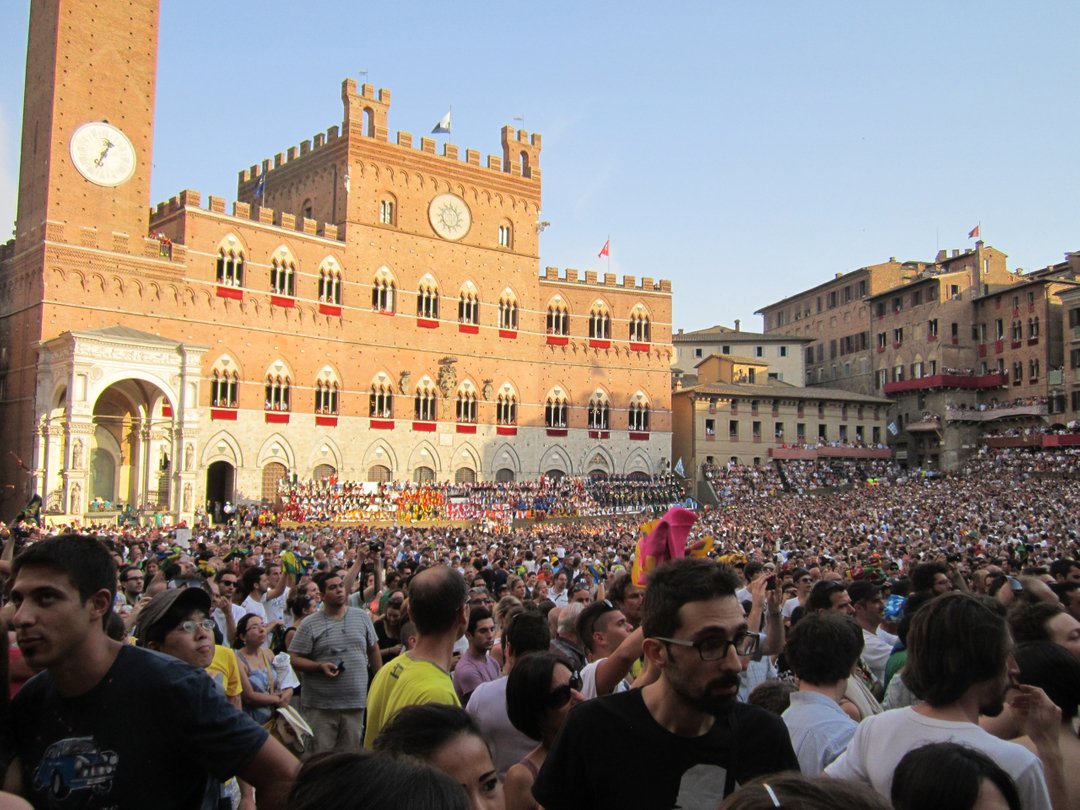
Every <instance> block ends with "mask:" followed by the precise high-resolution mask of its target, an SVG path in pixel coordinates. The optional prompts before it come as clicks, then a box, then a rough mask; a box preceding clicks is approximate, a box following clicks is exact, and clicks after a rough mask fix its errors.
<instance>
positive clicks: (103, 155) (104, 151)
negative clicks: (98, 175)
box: [94, 138, 116, 168]
mask: <svg viewBox="0 0 1080 810" xmlns="http://www.w3.org/2000/svg"><path fill="white" fill-rule="evenodd" d="M115 145H116V144H114V143H113V142H112V141H110V140H109V139H108V138H106V139H105V148H104V149H102V150H101V154H100V155H98V156H97V160H95V161H94V165H95V166H97V167H99V168H100V167H101V166H102V165H104V163H105V158H106V156H107V155H108V154H109V150H110V149H112V148H113V147H114V146H115Z"/></svg>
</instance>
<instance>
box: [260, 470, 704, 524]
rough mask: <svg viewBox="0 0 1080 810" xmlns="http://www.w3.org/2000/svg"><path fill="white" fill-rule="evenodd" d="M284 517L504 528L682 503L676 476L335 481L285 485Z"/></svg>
mask: <svg viewBox="0 0 1080 810" xmlns="http://www.w3.org/2000/svg"><path fill="white" fill-rule="evenodd" d="M279 495H280V498H281V501H282V508H281V516H282V517H283V518H284V519H286V520H292V521H296V522H306V521H322V522H325V521H332V522H346V523H347V522H355V523H370V522H380V521H386V520H391V521H395V522H398V523H414V522H421V521H431V520H450V521H461V520H486V521H490V522H493V523H497V524H507V523H510V522H512V521H513V520H521V519H534V518H540V517H598V516H602V515H616V514H637V513H639V512H641V511H643V510H654V511H655V510H658V509H659V510H661V511H663V510H664V509H666V508H667V507H668V506H670V505H671V504H672V503H675V502H678V501H681V500H682V499H683V497H682V489H681V487H680V485H679V484H678V482H677V480H676V478H675V476H660V477H655V478H647V477H646V478H643V479H642V478H630V477H622V476H617V477H613V478H584V477H571V476H561V477H553V476H541V477H540V478H539V479H537V480H534V481H513V482H490V483H470V484H450V483H414V482H388V483H376V482H338V481H337V479H336V478H335V477H333V476H331V477H329V478H326V479H323V480H322V481H307V482H297V481H288V480H285V479H283V480H282V482H281V483H280V485H279Z"/></svg>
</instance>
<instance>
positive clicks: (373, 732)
mask: <svg viewBox="0 0 1080 810" xmlns="http://www.w3.org/2000/svg"><path fill="white" fill-rule="evenodd" d="M466 595H467V588H466V585H465V577H463V576H462V575H461V574H460V573H458V571H456V570H455V569H453V568H450V567H448V566H438V567H436V568H428V569H427V570H426V571H422V572H421V573H419V574H417V575H416V576H415V577H413V580H412V582H411V583H410V584H409V602H408V604H409V619H410V620H411V621H412V623H413V624H414V625H415V627H416V646H415V647H414V648H413V649H412V650H410V651H409V652H407V653H402V654H401V655H399V656H398V657H397V658H395V659H394V660H393V661H391V662H390V663H389V664H387V665H386V666H385V667H383V668H382V669H381V670H379V672H378V673H376V675H375V679H374V680H373V681H372V682H371V691H370V692H368V702H367V728H366V729H365V731H364V747H365V748H371V747H372V746H373V745H374V743H375V738H376V737H378V736H379V732H380V731H382V729H383V727H384V726H385V725H386V724H387V723H389V722H390V719H391V718H392V717H393V716H394V715H395V714H396V713H397V711H398V710H399V709H402V708H404V707H405V706H413V705H416V704H422V703H445V704H449V705H451V706H460V705H461V703H460V701H459V700H458V697H457V693H456V692H455V691H454V684H453V681H452V680H451V679H450V660H451V657H452V656H453V651H454V642H456V641H457V640H458V639H459V638H461V634H462V633H463V632H464V631H465V628H466V627H467V626H468V624H469V605H468V602H467V599H466Z"/></svg>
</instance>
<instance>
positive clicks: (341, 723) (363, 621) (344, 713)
mask: <svg viewBox="0 0 1080 810" xmlns="http://www.w3.org/2000/svg"><path fill="white" fill-rule="evenodd" d="M315 584H316V585H317V586H318V588H319V593H320V594H321V595H322V608H321V609H320V610H318V611H316V612H315V613H313V614H311V615H310V616H308V617H307V618H306V619H304V620H303V621H302V622H301V623H300V628H299V629H298V630H297V631H296V635H294V636H293V638H292V641H291V642H290V644H289V657H290V658H291V659H292V665H293V668H294V669H295V670H297V671H298V672H300V673H301V674H302V677H303V689H302V690H301V692H300V706H301V709H302V711H303V713H304V717H305V718H306V719H307V721H308V723H309V725H310V726H311V728H312V730H313V731H314V732H315V735H314V742H313V745H312V749H311V751H310V753H312V754H316V753H320V752H322V751H354V752H355V751H360V750H361V743H362V741H363V739H364V710H365V708H366V707H367V691H368V667H369V666H370V667H371V670H372V672H378V671H379V669H380V668H381V667H382V656H381V655H380V654H379V638H378V636H377V635H376V633H375V626H374V625H373V624H372V623H371V617H370V616H368V614H367V613H366V612H365V611H363V610H360V609H359V608H354V607H349V605H348V603H347V601H346V600H347V595H346V591H345V582H344V578H343V577H342V576H341V574H340V573H338V572H336V571H325V572H323V573H321V574H318V575H316V577H315Z"/></svg>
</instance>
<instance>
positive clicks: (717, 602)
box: [533, 558, 799, 810]
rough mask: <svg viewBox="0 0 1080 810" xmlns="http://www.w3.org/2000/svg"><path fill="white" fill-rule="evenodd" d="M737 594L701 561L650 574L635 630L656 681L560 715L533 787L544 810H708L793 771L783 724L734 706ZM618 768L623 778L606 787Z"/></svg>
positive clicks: (739, 647)
mask: <svg viewBox="0 0 1080 810" xmlns="http://www.w3.org/2000/svg"><path fill="white" fill-rule="evenodd" d="M738 587H739V580H738V578H737V577H736V576H735V574H734V573H733V572H732V571H731V570H730V569H729V568H727V567H725V566H720V565H716V564H715V563H714V562H712V561H710V560H706V559H701V558H683V559H680V560H675V561H673V562H670V563H667V564H666V565H663V566H661V567H659V568H657V569H656V571H654V572H653V573H652V575H651V576H650V577H649V585H648V587H647V588H646V590H645V605H644V608H643V615H642V623H641V626H642V629H643V631H644V636H645V640H644V645H643V646H644V652H645V656H646V658H647V659H648V661H649V663H650V664H651V665H652V666H653V667H655V668H656V670H657V671H658V672H659V675H658V677H657V679H656V681H655V682H653V683H651V684H649V685H648V686H645V687H644V688H642V689H633V690H630V691H629V692H622V693H620V694H614V695H609V696H606V697H600V698H595V699H593V700H588V701H585V702H584V703H582V704H580V705H579V706H577V707H575V708H574V709H573V710H572V711H571V712H570V716H569V717H568V718H567V720H566V725H565V726H564V727H563V730H562V732H561V733H560V734H559V737H558V739H557V740H556V741H555V745H554V747H553V749H552V751H551V753H550V754H548V757H547V759H546V760H545V761H544V765H543V768H542V769H541V770H540V775H539V776H538V778H537V780H536V783H535V784H534V785H533V795H534V796H535V798H536V800H537V801H538V802H539V803H540V804H541V805H542V806H543V807H545V808H546V810H560V808H577V807H589V808H607V807H610V808H619V810H622V808H626V807H636V808H645V809H647V808H670V807H684V808H696V807H708V808H714V807H716V806H717V805H718V804H719V803H720V801H721V800H722V799H723V798H724V796H726V795H728V794H729V793H731V792H732V791H733V790H734V789H735V787H736V785H737V784H739V783H744V782H747V781H748V780H750V779H753V778H755V777H757V776H762V775H766V774H772V773H775V772H777V771H786V770H798V768H799V762H798V760H797V759H796V757H795V753H794V751H792V749H791V740H790V738H789V737H788V733H787V728H786V727H785V726H784V723H783V721H782V720H780V718H779V717H777V716H776V715H773V714H770V713H769V712H767V711H765V710H764V709H761V708H758V707H757V706H749V705H747V704H744V703H738V702H737V701H736V695H737V694H738V692H739V673H741V672H742V670H743V668H744V667H745V666H746V663H747V661H748V660H749V657H750V656H751V655H753V653H754V651H755V649H756V647H757V643H758V636H757V634H755V633H749V632H748V631H747V626H746V617H745V615H744V614H743V609H742V605H740V604H739V600H738V599H736V598H735V590H736V589H737V588H738ZM628 763H633V767H634V772H633V774H632V775H627V776H626V778H615V779H613V778H612V774H617V773H620V772H623V771H625V769H626V767H627V764H628Z"/></svg>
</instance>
